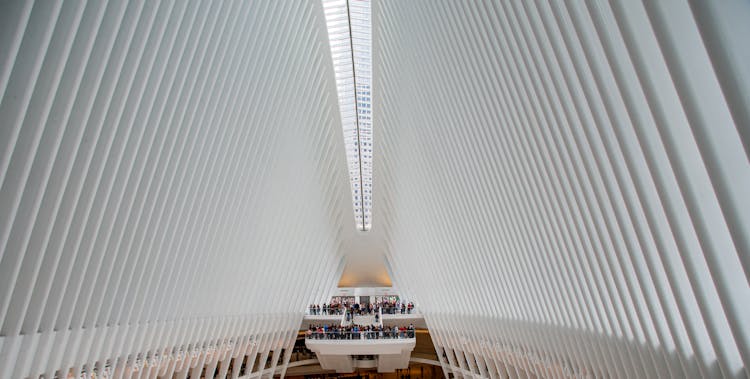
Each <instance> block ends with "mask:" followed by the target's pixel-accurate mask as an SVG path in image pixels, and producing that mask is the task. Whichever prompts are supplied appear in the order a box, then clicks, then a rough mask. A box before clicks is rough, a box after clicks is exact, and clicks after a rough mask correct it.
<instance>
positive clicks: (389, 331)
mask: <svg viewBox="0 0 750 379" xmlns="http://www.w3.org/2000/svg"><path fill="white" fill-rule="evenodd" d="M414 330H415V329H414V325H412V324H409V326H406V327H404V326H394V327H392V328H389V327H381V326H377V325H370V326H359V325H351V326H340V325H328V324H326V325H322V326H321V325H317V326H316V325H310V328H309V329H307V332H306V333H305V337H306V338H309V339H316V340H358V339H364V340H372V339H398V338H414Z"/></svg>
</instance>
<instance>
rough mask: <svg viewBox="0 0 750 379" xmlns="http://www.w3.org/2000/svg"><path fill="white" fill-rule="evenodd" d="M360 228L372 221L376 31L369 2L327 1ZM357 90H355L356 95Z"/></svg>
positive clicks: (327, 19) (355, 216)
mask: <svg viewBox="0 0 750 379" xmlns="http://www.w3.org/2000/svg"><path fill="white" fill-rule="evenodd" d="M323 9H324V10H325V17H326V23H327V24H328V39H329V41H330V45H331V55H332V57H333V66H334V71H335V73H336V87H337V89H338V96H339V110H340V112H341V124H342V126H343V129H344V143H345V145H346V160H347V163H348V168H349V178H350V181H351V188H352V204H353V206H354V220H355V222H356V224H357V229H359V230H361V231H367V230H370V225H371V219H372V210H371V209H372V106H371V96H372V94H371V89H370V83H371V81H372V43H371V41H372V33H371V29H372V26H371V19H370V1H369V0H323ZM355 90H356V91H355Z"/></svg>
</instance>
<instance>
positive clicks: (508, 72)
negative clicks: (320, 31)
mask: <svg viewBox="0 0 750 379" xmlns="http://www.w3.org/2000/svg"><path fill="white" fill-rule="evenodd" d="M696 14H697V16H696ZM747 20H750V4H748V3H747V2H744V1H725V2H718V1H717V2H714V1H701V0H695V1H688V2H684V1H643V2H641V1H632V0H627V1H615V0H613V1H609V2H608V1H589V2H584V1H549V2H548V1H497V2H490V1H467V2H458V1H403V2H398V1H378V2H375V3H374V5H373V48H374V53H373V60H374V64H373V65H374V72H373V78H374V84H373V86H374V87H375V88H379V89H380V90H379V91H376V92H375V96H374V98H373V108H374V109H375V110H377V114H376V116H377V120H378V122H377V123H376V124H375V128H374V130H375V140H376V141H378V145H377V149H376V151H375V173H376V175H375V182H374V183H375V186H374V193H375V201H374V203H375V204H376V206H375V208H374V213H373V219H374V226H373V229H377V228H383V229H385V231H384V234H385V235H386V236H387V237H386V238H385V239H384V240H385V242H386V244H387V249H386V254H387V256H388V258H389V260H390V262H391V265H392V267H393V268H394V274H395V277H394V281H395V282H396V283H398V284H399V287H400V288H401V289H402V290H404V292H406V293H408V294H409V295H410V296H412V297H413V298H414V299H416V300H417V301H418V303H419V305H420V307H421V308H422V310H423V311H424V312H425V313H426V315H427V325H428V326H429V328H430V333H431V335H432V338H433V340H434V341H435V343H436V346H437V347H438V351H439V353H440V354H441V355H442V353H445V356H444V358H443V363H444V364H445V365H446V366H447V367H450V369H451V370H452V372H453V373H454V374H455V375H456V376H457V377H461V376H472V375H480V376H494V377H507V376H510V377H516V376H520V377H526V376H527V375H530V376H532V377H554V376H563V375H566V376H567V375H570V376H576V377H582V376H596V377H641V378H655V377H675V378H683V377H705V378H717V377H728V378H729V377H733V378H737V377H748V375H750V371H748V367H750V301H749V300H750V287H748V278H750V275H749V274H750V260H749V258H750V256H749V254H750V244H749V243H748V241H749V240H748V236H750V196H749V195H750V164H749V163H748V151H747V150H746V148H747V137H748V134H747V131H748V128H749V127H750V122H748V119H747V117H746V116H745V115H746V114H747V109H750V101H748V100H750V97H749V96H748V94H750V86H749V84H750V82H748V79H750V69H749V68H750V65H748V64H747V62H748V60H747V59H746V57H747V51H748V49H747V48H748V45H747V40H746V39H742V41H740V37H738V36H739V35H745V36H747V35H750V34H749V33H748V32H750V31H749V30H748V29H750V27H748V25H750V23H748V22H747ZM743 32H744V34H743ZM743 142H744V144H745V145H744V147H743Z"/></svg>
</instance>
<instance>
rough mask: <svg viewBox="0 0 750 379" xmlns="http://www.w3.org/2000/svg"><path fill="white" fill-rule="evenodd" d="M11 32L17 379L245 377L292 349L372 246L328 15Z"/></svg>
mask: <svg viewBox="0 0 750 379" xmlns="http://www.w3.org/2000/svg"><path fill="white" fill-rule="evenodd" d="M0 15H2V16H0V17H2V22H1V23H0V24H2V37H0V43H1V45H0V51H1V52H2V55H0V59H2V60H1V61H0V65H1V66H0V96H1V98H0V99H1V102H0V123H1V126H0V149H2V150H1V151H2V153H1V154H2V155H0V175H2V176H0V182H1V183H2V184H1V185H2V195H1V196H0V209H2V211H1V213H0V225H1V226H0V244H1V247H0V252H1V254H0V320H1V321H2V324H1V326H0V328H1V329H0V341H1V342H0V377H2V378H21V377H39V376H40V375H45V377H47V378H52V377H54V375H58V376H60V377H65V376H67V375H68V373H69V372H72V373H74V374H75V375H78V373H80V372H82V371H84V372H89V373H90V372H91V371H92V370H94V369H96V371H97V372H98V373H99V374H100V375H102V374H103V373H104V372H105V371H108V372H109V373H110V376H112V375H114V376H116V377H130V376H138V377H143V376H146V377H156V375H157V374H158V375H160V376H161V375H167V373H168V372H170V373H177V377H184V376H185V375H187V372H188V370H192V369H191V366H192V367H195V368H194V369H195V370H197V372H198V373H200V370H202V369H203V365H206V367H208V370H209V371H210V370H213V368H216V367H219V369H220V370H221V372H224V373H225V374H226V372H227V368H228V365H229V360H230V359H232V358H236V359H237V360H236V361H235V364H234V366H235V372H233V373H232V375H233V376H234V377H237V374H238V369H239V366H240V363H241V362H242V359H243V358H244V356H245V354H253V355H252V356H251V357H249V358H248V361H249V363H250V364H251V365H252V363H253V362H254V361H255V359H256V354H257V355H261V356H263V355H265V356H268V355H269V351H271V352H270V355H271V356H275V357H278V354H280V352H281V349H282V348H287V349H289V348H290V347H291V345H290V344H291V343H293V340H294V338H295V336H296V330H297V329H298V327H299V323H300V322H301V317H302V312H303V311H304V309H306V307H307V304H308V303H309V302H311V301H322V300H323V299H325V298H326V297H327V296H328V295H329V294H330V291H331V290H332V288H333V286H334V285H335V281H336V280H337V279H338V278H337V277H336V274H337V272H339V273H340V269H339V267H340V266H341V265H342V256H343V255H342V254H343V252H342V251H341V241H342V235H343V233H352V232H353V231H354V225H351V224H352V223H351V203H350V200H348V195H347V191H348V179H347V172H346V159H345V155H344V147H343V141H342V138H341V124H340V121H339V119H338V106H337V99H336V87H335V81H334V77H333V66H332V62H331V58H330V53H329V48H328V37H327V33H326V25H325V20H324V15H323V10H322V6H321V5H320V4H319V3H318V2H312V1H311V2H304V3H293V2H275V1H252V2H247V1H230V2H221V3H212V2H204V1H162V2H142V1H132V2H126V1H110V2H106V1H91V2H86V1H70V2H62V1H54V2H46V1H38V2H33V1H11V2H4V3H3V4H2V5H0ZM258 343H260V344H261V345H258ZM233 354H234V355H233ZM274 354H277V355H274ZM285 358H286V359H288V356H286V357H285ZM105 366H108V367H109V369H108V370H107V369H105ZM136 368H140V369H139V370H137V371H134V370H136ZM261 369H262V367H261ZM246 374H250V372H249V368H248V371H247V372H246ZM170 377H171V374H170Z"/></svg>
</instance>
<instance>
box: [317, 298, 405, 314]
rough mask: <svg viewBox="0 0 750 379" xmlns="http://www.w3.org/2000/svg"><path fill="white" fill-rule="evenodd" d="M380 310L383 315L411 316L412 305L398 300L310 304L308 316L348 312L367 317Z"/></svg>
mask: <svg viewBox="0 0 750 379" xmlns="http://www.w3.org/2000/svg"><path fill="white" fill-rule="evenodd" d="M380 309H382V310H383V314H411V313H412V311H413V310H414V303H412V302H408V303H402V302H401V301H399V300H391V301H387V300H386V301H379V302H377V303H375V304H370V303H364V304H359V303H355V302H353V301H352V302H349V301H343V302H337V301H331V303H330V304H325V303H323V305H320V304H310V306H309V307H308V314H311V315H342V314H344V312H348V313H349V314H351V315H367V314H377V313H380V312H379V311H380Z"/></svg>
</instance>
